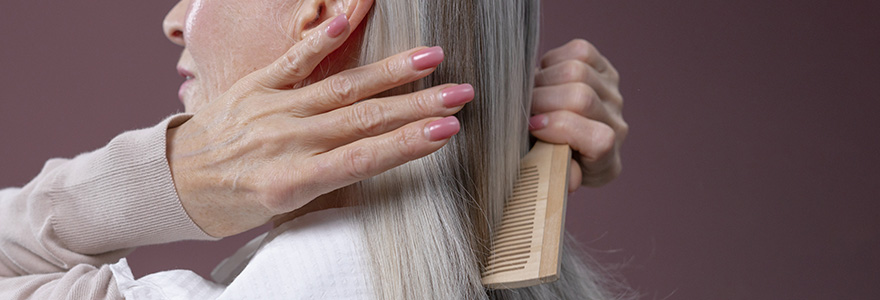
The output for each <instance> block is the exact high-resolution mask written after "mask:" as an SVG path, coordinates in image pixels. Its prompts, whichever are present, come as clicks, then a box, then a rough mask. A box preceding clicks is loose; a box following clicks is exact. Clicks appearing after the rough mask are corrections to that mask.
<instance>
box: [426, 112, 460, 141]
mask: <svg viewBox="0 0 880 300" xmlns="http://www.w3.org/2000/svg"><path fill="white" fill-rule="evenodd" d="M459 130H461V124H459V123H458V119H456V118H455V117H445V118H443V119H440V120H437V121H434V122H431V123H428V126H427V127H425V134H426V135H428V140H430V141H432V142H433V141H441V140H445V139H448V138H451V137H452V136H453V135H455V134H456V133H458V131H459Z"/></svg>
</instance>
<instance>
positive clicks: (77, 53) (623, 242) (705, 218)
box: [0, 0, 880, 299]
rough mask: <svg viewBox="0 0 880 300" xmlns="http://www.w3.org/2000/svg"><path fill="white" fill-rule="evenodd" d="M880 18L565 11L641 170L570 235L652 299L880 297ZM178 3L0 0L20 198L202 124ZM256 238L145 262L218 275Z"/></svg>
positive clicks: (826, 5)
mask: <svg viewBox="0 0 880 300" xmlns="http://www.w3.org/2000/svg"><path fill="white" fill-rule="evenodd" d="M878 3H880V2H874V1H830V0H828V1H781V0H761V1H758V0H750V1H727V0H725V1H722V0H702V1H689V3H686V2H684V1H637V0H618V1H587V0H579V1H546V3H545V11H544V16H545V19H544V27H543V34H544V35H543V42H542V45H543V49H545V50H546V49H548V48H549V47H550V46H557V45H561V44H562V43H564V42H566V41H568V40H569V39H571V38H573V37H584V38H586V39H588V40H590V41H592V42H593V43H594V44H596V45H597V46H598V47H599V49H601V50H602V52H603V53H604V54H606V56H607V57H609V58H610V59H611V60H612V62H613V63H614V65H615V66H616V67H617V69H618V70H620V72H621V73H622V75H623V81H622V86H621V88H622V91H623V94H624V96H625V98H626V101H627V102H626V103H627V108H626V111H625V116H626V120H627V121H628V122H629V124H630V125H631V128H632V132H631V135H630V136H629V139H628V140H627V142H626V144H625V147H624V148H623V155H624V164H625V168H624V170H625V171H624V173H623V175H622V176H621V177H620V178H619V179H618V180H617V181H615V182H614V183H612V184H610V185H608V186H607V187H604V188H601V189H582V190H580V191H579V192H577V193H576V194H575V195H574V196H573V197H572V199H571V201H570V206H569V212H568V224H567V226H568V228H569V229H571V230H572V231H573V232H575V233H576V234H577V236H578V237H579V238H580V239H581V240H583V241H585V242H586V243H587V245H588V246H589V247H590V248H593V249H596V250H599V252H607V253H599V254H597V256H596V257H597V258H598V259H599V260H600V261H602V262H604V263H606V264H610V265H619V264H624V263H625V266H624V268H623V274H624V275H625V276H626V278H627V279H628V281H629V283H630V284H631V285H632V286H633V287H634V288H636V289H638V290H639V291H640V292H641V293H642V294H643V295H645V298H646V299H666V298H669V299H827V298H831V299H876V298H877V297H880V272H878V271H877V270H878V269H880V204H878V201H877V200H878V198H880V197H878V196H880V188H878V183H880V175H878V171H877V169H878V167H880V158H878V153H880V143H878V134H877V130H878V125H880V124H878V121H877V120H878V118H877V117H875V114H876V113H877V111H878V109H880V104H878V100H880V97H878V96H877V95H878V94H880V47H878V46H880V18H878V15H880V4H878ZM173 4H174V2H173V1H169V0H163V1H45V0H33V1H23V0H13V1H2V2H0V39H2V46H0V51H2V52H0V70H2V71H0V99H2V100H0V128H2V129H0V186H21V185H23V184H25V183H26V182H27V181H28V180H29V179H30V178H32V177H33V176H34V175H36V174H37V173H38V172H39V170H40V168H41V166H42V164H43V162H44V161H45V160H46V159H48V158H51V157H72V156H74V155H76V154H77V153H80V152H84V151H90V150H93V149H95V148H98V147H101V146H102V145H104V144H106V143H107V142H108V141H109V140H110V139H111V138H112V137H114V136H115V135H117V134H119V133H121V132H123V131H125V130H130V129H135V128H142V127H147V126H151V125H153V124H155V123H156V122H158V121H160V120H161V119H162V118H163V117H165V116H167V115H169V114H171V113H173V112H175V111H178V110H182V106H181V105H180V104H179V103H178V101H177V96H176V91H177V87H178V85H179V84H180V82H181V81H182V80H181V78H179V77H178V75H177V74H176V71H175V68H174V66H175V64H176V61H177V56H178V54H179V52H180V48H178V47H177V46H174V45H172V44H171V43H169V42H167V41H166V40H165V38H164V37H163V36H162V33H161V30H160V24H161V22H160V21H161V20H162V18H163V16H164V14H165V12H166V11H167V10H168V9H170V8H171V6H172V5H173ZM246 239H247V237H237V238H230V239H227V240H225V241H223V242H221V243H204V242H202V243H178V244H174V245H171V246H162V247H152V248H142V249H139V250H137V251H136V252H135V253H134V254H133V255H132V256H131V258H130V260H131V264H132V266H133V268H134V269H135V273H136V274H137V275H142V274H145V273H147V272H152V271H157V270H162V269H167V268H173V267H187V268H193V269H195V270H197V271H199V272H200V273H202V274H207V273H208V272H209V271H210V269H211V268H212V267H213V265H214V264H216V263H217V262H218V261H219V260H220V259H221V258H223V257H225V256H227V255H229V254H230V253H231V252H232V251H233V250H234V246H235V245H237V244H240V243H242V242H243V241H244V240H246Z"/></svg>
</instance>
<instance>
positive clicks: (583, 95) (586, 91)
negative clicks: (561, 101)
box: [569, 82, 596, 113]
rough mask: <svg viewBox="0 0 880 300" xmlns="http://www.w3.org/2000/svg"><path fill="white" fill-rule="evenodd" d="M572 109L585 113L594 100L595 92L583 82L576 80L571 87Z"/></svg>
mask: <svg viewBox="0 0 880 300" xmlns="http://www.w3.org/2000/svg"><path fill="white" fill-rule="evenodd" d="M571 89H572V90H571V93H572V94H571V97H570V100H569V101H571V102H572V107H571V108H572V109H574V110H575V111H577V112H580V113H586V112H587V111H589V110H590V108H591V107H592V106H593V105H594V103H595V101H596V92H595V91H593V88H591V87H590V86H589V85H587V84H586V83H583V82H577V83H574V84H573V85H572V88H571Z"/></svg>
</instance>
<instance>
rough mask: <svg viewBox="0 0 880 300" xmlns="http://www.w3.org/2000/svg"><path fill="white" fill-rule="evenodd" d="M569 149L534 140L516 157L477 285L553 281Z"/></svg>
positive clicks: (509, 286)
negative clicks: (510, 184) (513, 175)
mask: <svg viewBox="0 0 880 300" xmlns="http://www.w3.org/2000/svg"><path fill="white" fill-rule="evenodd" d="M570 162H571V148H569V146H568V145H554V144H547V143H543V142H540V141H539V142H537V143H535V146H534V147H532V150H530V151H529V153H528V154H526V156H525V157H523V159H522V163H521V164H520V169H519V177H518V178H517V180H516V183H515V184H514V187H513V193H511V194H510V197H509V198H508V199H507V203H506V204H505V205H504V212H503V215H502V218H501V222H500V223H499V225H498V227H496V229H495V232H494V236H495V238H494V240H493V241H492V246H491V249H490V253H489V258H488V260H487V261H486V266H485V268H484V269H483V273H482V281H483V285H484V286H485V287H487V288H490V289H514V288H521V287H527V286H533V285H538V284H542V283H548V282H553V281H556V280H557V279H559V256H560V255H561V251H562V234H563V233H564V232H565V231H564V225H565V204H566V201H567V198H568V172H569V170H570V169H569V168H570V166H569V163H570Z"/></svg>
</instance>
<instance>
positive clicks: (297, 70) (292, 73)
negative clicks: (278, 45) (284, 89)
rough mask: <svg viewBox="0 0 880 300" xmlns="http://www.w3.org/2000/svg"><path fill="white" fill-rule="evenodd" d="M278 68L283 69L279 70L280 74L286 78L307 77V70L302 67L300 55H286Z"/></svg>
mask: <svg viewBox="0 0 880 300" xmlns="http://www.w3.org/2000/svg"><path fill="white" fill-rule="evenodd" d="M278 68H281V69H280V70H278V71H279V72H278V73H280V74H282V75H283V76H286V77H302V76H305V75H306V74H304V73H305V72H306V71H305V68H304V67H303V66H302V62H301V61H300V58H299V56H298V55H291V54H285V55H284V56H283V57H282V62H281V64H280V65H279V66H278Z"/></svg>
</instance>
